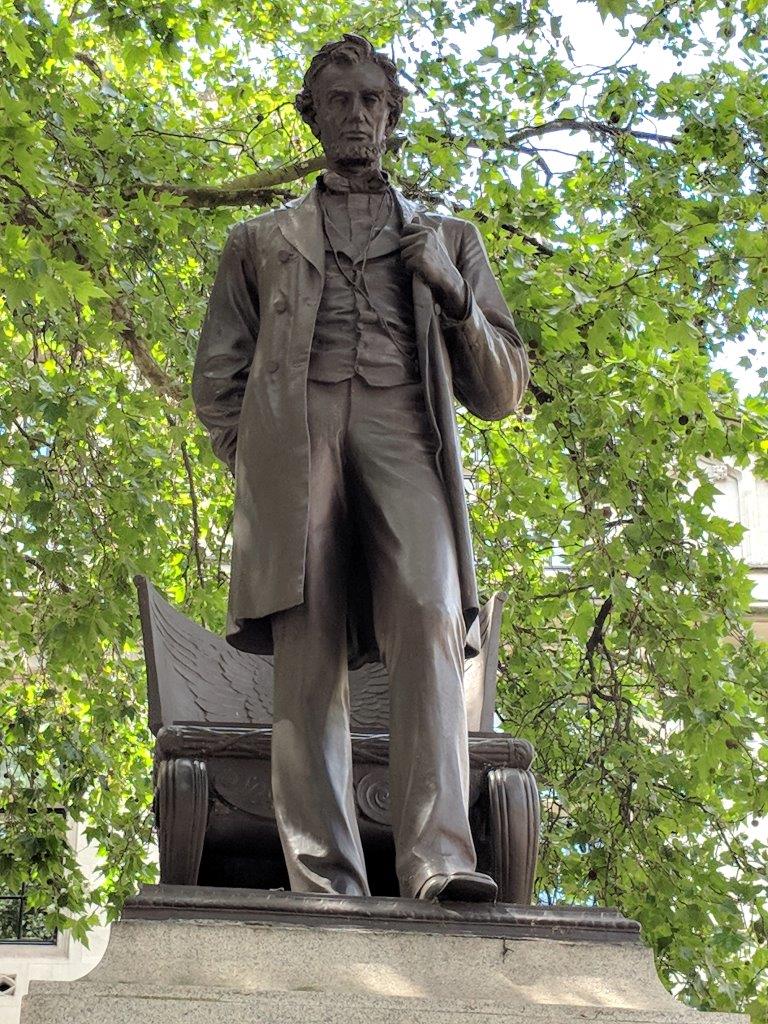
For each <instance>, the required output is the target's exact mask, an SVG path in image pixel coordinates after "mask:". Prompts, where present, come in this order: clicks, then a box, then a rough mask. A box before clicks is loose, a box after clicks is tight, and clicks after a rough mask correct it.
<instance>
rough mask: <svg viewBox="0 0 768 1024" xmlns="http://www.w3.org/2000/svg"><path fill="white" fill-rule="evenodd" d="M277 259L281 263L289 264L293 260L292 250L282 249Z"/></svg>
mask: <svg viewBox="0 0 768 1024" xmlns="http://www.w3.org/2000/svg"><path fill="white" fill-rule="evenodd" d="M277 258H278V259H279V260H280V262H281V263H287V262H288V261H289V260H292V259H293V253H292V252H291V250H290V249H281V250H280V252H279V253H278V254H277Z"/></svg>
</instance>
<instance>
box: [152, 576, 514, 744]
mask: <svg viewBox="0 0 768 1024" xmlns="http://www.w3.org/2000/svg"><path fill="white" fill-rule="evenodd" d="M134 583H135V584H136V589H137V590H138V594H139V610H140V613H141V628H142V634H143V638H144V654H145V658H146V662H147V682H148V690H149V724H150V728H151V730H152V732H153V733H154V734H155V735H157V733H158V732H159V731H160V729H161V728H163V726H170V725H173V724H177V725H178V724H182V723H183V724H192V723H201V724H203V723H204V724H208V725H214V724H216V725H224V724H226V725H271V724H272V673H273V668H272V658H271V657H267V656H264V655H258V654H244V653H243V652H241V651H238V650H235V648H233V647H230V646H229V644H228V643H227V642H226V640H225V639H224V637H222V636H217V635H216V634H214V633H211V632H209V631H208V630H207V629H204V628H203V627H202V626H199V625H198V624H197V623H196V622H193V621H192V620H191V619H188V618H187V617H186V616H185V615H183V614H182V613H181V612H179V611H177V610H176V609H175V608H173V607H172V606H171V605H170V604H169V603H168V602H167V601H166V600H165V598H164V597H163V596H162V595H161V594H160V592H159V591H158V590H157V589H156V588H155V587H154V586H153V585H152V583H151V582H150V581H149V580H148V579H147V577H146V576H136V577H134ZM505 600H506V594H503V593H501V592H498V593H495V594H493V595H492V596H491V598H490V599H489V600H488V601H487V602H486V603H485V604H484V605H483V607H482V609H481V611H480V634H481V649H480V654H479V655H478V656H477V657H476V658H471V659H470V660H468V661H467V664H466V668H465V672H464V690H465V695H466V702H467V724H468V727H469V731H470V732H490V731H492V730H493V710H494V698H495V694H496V669H497V662H498V654H499V631H500V628H501V613H502V608H503V605H504V601H505ZM349 684H350V705H351V707H350V719H351V726H352V730H353V731H355V732H377V731H385V732H386V731H387V730H388V728H389V688H388V680H387V672H386V669H385V668H384V666H383V665H381V664H380V663H375V664H370V665H364V666H363V667H362V668H359V669H355V670H354V671H352V672H350V674H349Z"/></svg>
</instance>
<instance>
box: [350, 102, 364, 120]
mask: <svg viewBox="0 0 768 1024" xmlns="http://www.w3.org/2000/svg"><path fill="white" fill-rule="evenodd" d="M365 113H366V112H365V105H364V103H363V97H362V96H353V97H352V101H351V103H350V105H349V120H350V121H351V122H352V123H355V122H358V123H360V124H364V123H365V119H366V118H365Z"/></svg>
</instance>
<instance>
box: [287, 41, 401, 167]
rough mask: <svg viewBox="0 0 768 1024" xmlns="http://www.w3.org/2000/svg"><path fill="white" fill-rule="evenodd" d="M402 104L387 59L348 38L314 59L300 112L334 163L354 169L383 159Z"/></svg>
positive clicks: (299, 102)
mask: <svg viewBox="0 0 768 1024" xmlns="http://www.w3.org/2000/svg"><path fill="white" fill-rule="evenodd" d="M404 98H405V90H404V89H403V88H402V86H401V85H400V83H399V82H398V80H397V68H396V67H395V65H394V64H393V62H392V61H391V60H390V59H389V57H387V56H386V55H385V54H383V53H377V51H376V50H374V48H373V47H372V46H371V44H370V43H369V42H368V40H367V39H363V37H362V36H355V35H351V34H349V33H346V34H345V35H344V38H343V39H340V40H339V41H338V42H335V43H326V44H325V46H323V47H322V49H320V50H319V51H318V52H317V53H316V54H315V56H314V57H313V58H312V63H311V64H310V65H309V70H308V71H307V73H306V75H304V87H303V88H302V90H301V92H300V93H299V94H298V96H297V97H296V109H297V110H298V112H299V113H300V114H301V116H302V118H303V119H304V121H306V123H307V124H308V125H309V127H310V128H311V129H312V131H313V133H314V134H315V135H316V136H317V138H318V139H319V140H320V142H321V144H322V147H323V150H324V151H325V154H326V156H327V157H328V159H329V161H330V162H332V163H335V164H341V165H345V164H346V165H350V166H354V165H356V164H357V165H360V164H369V163H371V162H373V161H377V160H378V159H379V158H380V156H381V154H382V153H383V152H384V147H385V145H386V141H387V137H388V136H389V135H390V134H391V132H392V131H393V129H394V127H395V125H396V124H397V122H398V120H399V118H400V114H401V113H402V110H403V99H404Z"/></svg>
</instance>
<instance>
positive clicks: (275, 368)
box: [267, 361, 280, 373]
mask: <svg viewBox="0 0 768 1024" xmlns="http://www.w3.org/2000/svg"><path fill="white" fill-rule="evenodd" d="M279 369H280V363H277V362H274V361H273V362H271V363H270V364H269V366H268V367H267V371H268V372H269V373H277V371H278V370H279Z"/></svg>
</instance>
